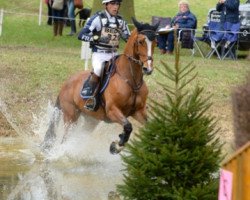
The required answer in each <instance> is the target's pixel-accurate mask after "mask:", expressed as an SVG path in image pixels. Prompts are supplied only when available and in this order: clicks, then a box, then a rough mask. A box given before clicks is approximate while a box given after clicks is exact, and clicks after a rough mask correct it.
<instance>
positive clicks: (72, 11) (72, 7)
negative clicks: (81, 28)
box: [68, 0, 76, 36]
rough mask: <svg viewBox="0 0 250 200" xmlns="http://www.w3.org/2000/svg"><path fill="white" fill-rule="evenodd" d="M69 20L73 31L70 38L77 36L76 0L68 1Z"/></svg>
mask: <svg viewBox="0 0 250 200" xmlns="http://www.w3.org/2000/svg"><path fill="white" fill-rule="evenodd" d="M68 18H69V20H70V28H71V31H70V33H69V34H68V36H73V35H75V34H76V20H75V5H74V0H68Z"/></svg>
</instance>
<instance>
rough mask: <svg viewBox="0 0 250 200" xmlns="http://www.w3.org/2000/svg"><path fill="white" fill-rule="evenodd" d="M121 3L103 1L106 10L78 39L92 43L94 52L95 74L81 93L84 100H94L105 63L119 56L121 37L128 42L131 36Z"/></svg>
mask: <svg viewBox="0 0 250 200" xmlns="http://www.w3.org/2000/svg"><path fill="white" fill-rule="evenodd" d="M121 2H122V0H102V4H103V5H104V6H105V9H104V10H103V11H100V12H97V13H96V14H94V15H93V16H92V17H91V18H90V19H89V20H88V21H87V23H86V24H85V26H84V27H83V29H82V30H81V31H80V33H79V36H78V39H79V40H82V41H87V42H90V43H91V48H92V52H93V54H92V66H93V72H92V73H91V77H90V80H89V82H88V85H87V86H86V87H83V89H82V91H81V97H82V98H93V95H94V92H95V90H96V88H97V85H98V83H99V80H100V76H101V73H102V71H103V68H104V63H105V61H109V60H110V59H111V58H113V57H114V56H116V55H117V54H118V53H117V49H118V47H119V40H120V37H122V38H123V39H124V40H127V39H128V37H129V36H130V31H129V29H128V26H127V22H125V20H124V19H123V18H122V17H121V16H120V15H118V11H119V9H120V6H121ZM93 106H94V105H93V104H89V105H87V106H86V108H87V109H90V110H91V109H93Z"/></svg>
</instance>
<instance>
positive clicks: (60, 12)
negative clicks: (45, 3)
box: [50, 0, 67, 36]
mask: <svg viewBox="0 0 250 200" xmlns="http://www.w3.org/2000/svg"><path fill="white" fill-rule="evenodd" d="M50 3H51V5H52V16H53V34H54V36H62V32H63V27H64V13H65V10H66V9H67V0H62V1H61V0H60V1H59V0H50ZM54 4H55V5H57V6H56V7H55V5H54Z"/></svg>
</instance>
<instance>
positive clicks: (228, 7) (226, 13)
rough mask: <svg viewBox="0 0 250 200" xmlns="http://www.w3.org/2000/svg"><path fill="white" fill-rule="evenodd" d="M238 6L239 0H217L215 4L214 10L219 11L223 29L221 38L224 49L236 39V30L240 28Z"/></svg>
mask: <svg viewBox="0 0 250 200" xmlns="http://www.w3.org/2000/svg"><path fill="white" fill-rule="evenodd" d="M239 6H240V1H239V0H219V1H218V3H217V5H216V10H217V11H219V12H220V13H221V16H220V23H221V24H222V27H223V29H224V31H225V34H224V36H223V38H222V40H223V41H225V44H224V48H226V49H227V48H228V47H229V45H230V44H231V43H232V42H234V41H237V37H238V34H237V32H239V30H240V18H239V15H240V13H239Z"/></svg>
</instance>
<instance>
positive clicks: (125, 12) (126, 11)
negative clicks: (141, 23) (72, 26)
mask: <svg viewBox="0 0 250 200" xmlns="http://www.w3.org/2000/svg"><path fill="white" fill-rule="evenodd" d="M99 10H103V5H102V0H94V1H93V6H92V13H91V14H94V13H95V12H96V11H99ZM119 12H120V14H121V15H122V17H123V18H124V19H125V20H126V21H127V23H130V24H131V23H132V20H131V17H135V9H134V0H123V1H122V6H121V8H120V11H119Z"/></svg>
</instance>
